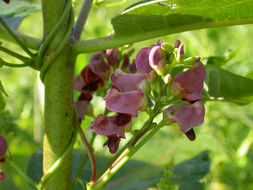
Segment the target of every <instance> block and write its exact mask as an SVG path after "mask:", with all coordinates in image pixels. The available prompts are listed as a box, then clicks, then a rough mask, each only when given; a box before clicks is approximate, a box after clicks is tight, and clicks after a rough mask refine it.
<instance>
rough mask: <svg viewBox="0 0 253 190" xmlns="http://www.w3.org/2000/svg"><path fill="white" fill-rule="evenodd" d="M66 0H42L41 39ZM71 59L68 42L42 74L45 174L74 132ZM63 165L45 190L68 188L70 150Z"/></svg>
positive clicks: (53, 46)
mask: <svg viewBox="0 0 253 190" xmlns="http://www.w3.org/2000/svg"><path fill="white" fill-rule="evenodd" d="M68 1H69V0H55V1H51V0H43V1H42V5H43V20H44V39H46V38H47V36H48V35H49V34H50V31H51V30H52V29H53V28H54V26H55V25H56V24H57V22H58V20H59V19H60V17H61V15H62V13H63V11H64V8H65V6H66V5H67V2H68ZM68 22H69V18H68V17H67V18H66V20H65V21H64V22H63V24H62V26H61V28H60V30H59V32H57V34H56V36H55V38H54V39H53V41H52V42H51V43H50V45H49V47H48V48H47V51H46V53H45V55H46V56H47V55H50V54H51V53H52V51H54V50H55V49H57V47H58V46H59V44H61V42H62V39H64V36H65V34H66V31H67V29H68ZM74 61H75V57H74V56H73V54H72V50H71V48H70V47H69V46H68V45H67V46H66V47H64V49H63V50H62V53H61V54H60V55H59V56H57V57H56V59H54V61H53V62H52V63H51V65H50V67H49V68H48V70H47V72H46V73H45V80H44V84H45V114H44V118H45V135H44V147H43V148H44V152H43V156H44V157H43V171H44V173H46V172H47V171H48V170H49V169H50V168H51V166H52V165H54V164H55V162H56V161H57V160H58V159H59V158H61V156H62V154H63V153H64V151H65V149H66V147H67V146H68V143H69V141H70V138H71V135H72V134H73V130H74V127H73V117H74V111H73V110H74V108H73V77H74ZM61 165H62V166H61V167H60V168H59V169H58V170H57V172H55V173H54V175H52V176H51V177H50V178H49V179H48V180H47V183H46V184H45V185H44V189H46V190H51V189H57V190H68V189H71V173H72V169H71V168H72V151H69V152H68V153H67V155H65V157H64V159H63V160H62V164H61Z"/></svg>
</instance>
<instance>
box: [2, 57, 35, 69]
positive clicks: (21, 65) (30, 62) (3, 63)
mask: <svg viewBox="0 0 253 190" xmlns="http://www.w3.org/2000/svg"><path fill="white" fill-rule="evenodd" d="M32 63H33V62H32V60H28V61H27V62H25V63H23V64H15V63H8V62H6V61H4V60H2V59H1V58H0V65H4V66H7V67H14V68H19V67H27V66H31V65H32Z"/></svg>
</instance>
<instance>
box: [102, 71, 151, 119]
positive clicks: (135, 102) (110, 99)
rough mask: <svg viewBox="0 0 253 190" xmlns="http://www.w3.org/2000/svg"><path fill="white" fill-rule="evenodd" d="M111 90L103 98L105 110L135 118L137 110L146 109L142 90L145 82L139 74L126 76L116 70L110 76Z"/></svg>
mask: <svg viewBox="0 0 253 190" xmlns="http://www.w3.org/2000/svg"><path fill="white" fill-rule="evenodd" d="M110 80H111V82H112V85H113V86H112V88H111V89H109V90H108V92H107V95H106V97H105V100H106V107H107V109H109V110H111V111H114V112H117V113H125V114H129V115H131V116H133V117H137V115H138V110H139V109H142V108H145V107H146V97H145V95H144V92H143V91H144V90H145V88H146V80H145V77H143V76H142V75H140V74H127V73H124V72H123V71H121V70H120V69H117V70H116V71H115V72H114V73H112V74H111V76H110Z"/></svg>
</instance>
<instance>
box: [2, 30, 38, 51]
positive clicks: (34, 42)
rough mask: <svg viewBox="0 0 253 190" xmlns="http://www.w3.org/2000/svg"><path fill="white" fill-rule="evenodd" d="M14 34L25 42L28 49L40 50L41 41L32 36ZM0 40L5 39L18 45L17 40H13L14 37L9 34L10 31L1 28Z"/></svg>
mask: <svg viewBox="0 0 253 190" xmlns="http://www.w3.org/2000/svg"><path fill="white" fill-rule="evenodd" d="M14 34H15V35H16V36H17V37H18V38H19V39H20V40H21V41H22V42H24V44H25V46H27V47H28V48H30V49H33V50H38V49H39V48H40V44H41V40H39V39H37V38H33V37H31V36H27V35H24V34H20V33H18V32H14ZM0 39H3V40H5V41H8V42H12V43H16V40H14V39H13V37H12V36H11V35H10V34H9V33H8V31H6V30H4V29H2V28H1V27H0Z"/></svg>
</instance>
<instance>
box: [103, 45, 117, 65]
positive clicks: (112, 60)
mask: <svg viewBox="0 0 253 190" xmlns="http://www.w3.org/2000/svg"><path fill="white" fill-rule="evenodd" d="M117 51H118V50H117V49H107V50H106V59H107V61H108V64H109V65H111V66H118V65H119V57H118V54H117Z"/></svg>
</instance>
